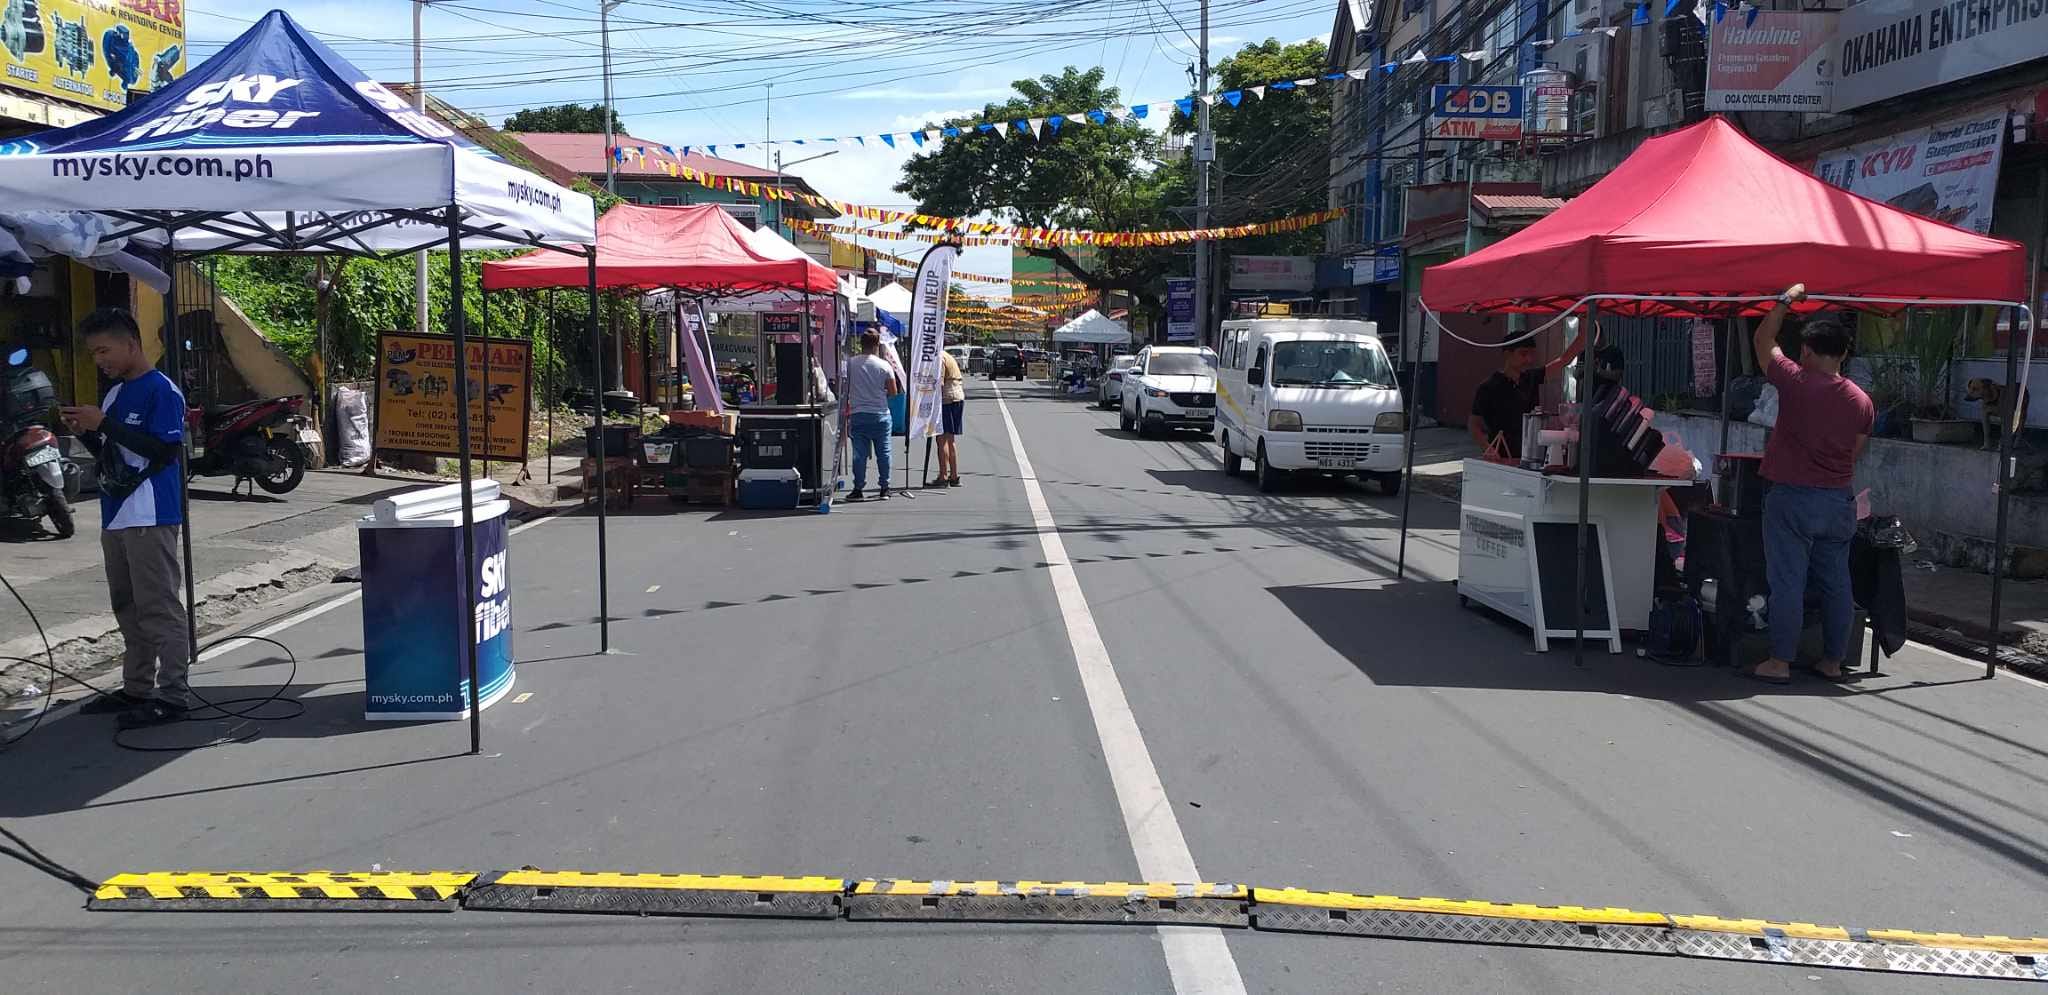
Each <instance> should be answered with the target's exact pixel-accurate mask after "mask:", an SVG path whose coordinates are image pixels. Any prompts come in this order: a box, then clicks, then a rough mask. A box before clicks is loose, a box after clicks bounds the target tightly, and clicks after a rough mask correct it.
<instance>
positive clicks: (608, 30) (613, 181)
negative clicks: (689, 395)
mask: <svg viewBox="0 0 2048 995" xmlns="http://www.w3.org/2000/svg"><path fill="white" fill-rule="evenodd" d="M624 2H625V0H597V34H598V43H599V45H600V47H601V48H602V50H603V53H604V55H603V62H604V67H603V70H602V72H603V75H604V192H605V193H609V194H616V193H618V192H619V183H618V170H617V168H616V166H617V164H618V156H617V155H616V154H615V153H614V152H613V151H612V144H613V142H614V141H615V139H614V136H613V135H612V22H611V13H612V8H613V7H616V6H618V5H619V4H621V3H624ZM600 400H602V399H601V398H600Z"/></svg>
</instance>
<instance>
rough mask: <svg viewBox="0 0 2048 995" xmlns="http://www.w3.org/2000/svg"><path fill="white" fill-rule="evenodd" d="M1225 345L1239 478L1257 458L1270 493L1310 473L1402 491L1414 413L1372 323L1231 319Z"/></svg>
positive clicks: (1228, 422) (1223, 410)
mask: <svg viewBox="0 0 2048 995" xmlns="http://www.w3.org/2000/svg"><path fill="white" fill-rule="evenodd" d="M1219 342H1220V348H1219V349H1218V356H1217V364H1216V365H1217V370H1216V441H1217V443H1218V444H1219V445H1221V446H1222V447H1223V472H1225V473H1228V474H1232V475H1235V474H1237V473H1238V472H1239V471H1240V470H1241V469H1242V468H1243V466H1244V461H1245V460H1246V459H1250V460H1253V461H1254V462H1255V464H1256V467H1257V473H1258V479H1259V489H1260V490H1262V491H1271V490H1274V489H1275V488H1277V487H1279V486H1280V484H1281V483H1283V482H1284V481H1285V480H1286V478H1287V475H1288V474H1290V473H1293V472H1297V471H1300V472H1308V473H1329V474H1346V475H1356V476H1357V477H1358V478H1359V479H1361V480H1363V479H1371V480H1374V481H1377V482H1378V483H1379V485H1380V489H1381V490H1382V491H1384V492H1385V493H1388V494H1396V493H1399V492H1400V489H1401V465H1402V462H1403V460H1404V458H1405V456H1406V451H1405V449H1404V448H1403V446H1404V444H1405V442H1406V435H1405V433H1406V430H1407V413H1406V410H1405V408H1404V407H1403V406H1402V403H1401V389H1400V387H1399V386H1398V385H1397V384H1396V382H1395V380H1394V364H1393V363H1392V361H1390V360H1389V359H1388V358H1387V351H1386V349H1385V348H1383V347H1382V346H1381V345H1380V336H1379V332H1378V330H1377V329H1376V328H1375V327H1374V325H1373V323H1372V322H1369V321H1358V320H1356V319H1348V318H1254V319H1250V320H1244V321H1226V322H1224V323H1223V327H1222V330H1221V333H1220V335H1219Z"/></svg>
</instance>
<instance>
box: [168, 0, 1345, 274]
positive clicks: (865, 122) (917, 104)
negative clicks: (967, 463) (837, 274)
mask: <svg viewBox="0 0 2048 995" xmlns="http://www.w3.org/2000/svg"><path fill="white" fill-rule="evenodd" d="M1335 7H1336V3H1335V0H1327V2H1326V0H1244V2H1240V3H1237V4H1232V5H1222V4H1218V5H1216V6H1215V7H1214V8H1213V9H1212V12H1211V25H1212V26H1211V35H1210V43H1211V50H1212V53H1213V56H1212V57H1213V58H1216V59H1220V58H1223V57H1224V56H1227V55H1229V54H1230V53H1231V52H1232V51H1235V50H1236V49H1237V48H1239V47H1240V46H1242V45H1244V44H1246V43H1247V42H1254V41H1259V40H1262V39H1264V38H1267V37H1276V38H1281V39H1283V40H1287V41H1296V40H1300V39H1303V38H1309V37H1323V36H1325V35H1326V34H1327V33H1328V31H1329V29H1330V23H1331V20H1332V18H1333V15H1334V12H1335ZM284 9H285V10H286V11H287V12H288V13H290V14H291V15H292V16H293V17H294V18H295V19H297V20H298V21H300V22H301V23H302V24H305V25H306V26H307V27H309V28H311V29H312V30H313V31H315V32H316V33H318V34H320V35H321V36H322V37H323V38H325V39H326V40H327V41H328V42H329V43H330V44H332V45H334V46H335V48H336V49H337V50H338V51H340V52H341V53H342V54H343V55H344V56H345V57H347V58H349V59H350V60H352V61H354V62H355V63H356V64H357V65H358V66H360V67H362V68H363V70H364V71H365V72H367V73H369V74H370V75H372V76H375V77H378V78H381V79H393V80H409V79H410V78H411V76H412V52H411V44H410V40H411V36H412V5H411V4H410V3H407V2H403V0H353V2H335V0H317V2H304V3H290V4H286V5H285V6H284ZM1197 9H1198V8H1197V5H1196V2H1195V0H1038V2H1030V3H1026V2H1015V0H1013V2H1005V0H875V2H850V0H723V2H713V3H685V2H683V0H629V2H625V3H622V4H620V5H619V6H617V7H615V8H614V9H613V11H612V14H611V41H612V65H613V73H614V82H613V96H614V100H615V102H616V104H617V106H618V109H619V113H620V116H621V117H623V118H624V119H625V122H626V126H627V128H628V129H629V130H631V131H632V133H633V134H634V135H636V136H637V137H640V138H644V139H649V140H652V141H656V142H662V143H666V144H670V145H678V146H680V145H691V146H704V145H711V144H717V145H719V146H721V149H720V153H719V154H720V155H721V156H722V157H725V158H731V159H740V160H743V161H748V162H753V163H760V162H761V161H762V160H761V153H760V149H759V147H758V146H757V145H756V143H758V142H759V141H760V140H761V138H762V137H763V136H764V132H765V131H766V129H767V127H768V126H767V123H766V121H765V120H764V111H765V110H766V109H767V104H766V102H765V101H764V97H765V96H766V94H767V92H768V88H769V86H770V84H772V85H773V89H774V94H775V98H774V102H773V114H774V123H773V131H774V136H775V137H776V138H779V139H790V138H810V137H823V136H840V135H849V134H867V135H873V134H876V133H880V132H884V131H890V132H895V131H904V130H907V129H911V128H915V127H918V126H920V125H922V124H924V123H926V122H927V121H932V120H939V119H943V118H946V117H951V116H955V115H958V114H961V113H968V112H975V111H978V110H979V109H980V108H981V106H982V105H983V104H985V103H987V102H990V101H995V100H1001V99H1003V98H1004V97H1005V96H1006V95H1008V94H1009V93H1010V89H1009V83H1010V81H1012V80H1015V79H1020V78H1024V77H1030V76H1037V75H1039V74H1042V73H1054V72H1058V71H1059V70H1060V69H1061V68H1062V67H1063V66H1066V65H1075V66H1081V67H1088V66H1095V65H1101V66H1104V67H1105V68H1106V69H1108V71H1109V74H1110V79H1111V80H1112V82H1113V83H1114V84H1115V85H1116V86H1117V87H1118V88H1119V89H1120V91H1121V93H1122V97H1123V99H1124V101H1125V102H1127V103H1135V102H1140V101H1154V100H1169V99H1172V98H1175V97H1178V96H1183V95H1185V94H1187V93H1188V92H1190V90H1191V89H1192V87H1191V85H1190V81H1189V76H1188V72H1187V70H1188V67H1189V66H1190V65H1192V64H1193V61H1194V55H1193V53H1194V51H1195V46H1194V43H1193V41H1192V36H1193V35H1194V34H1195V26H1196V23H1197ZM260 10H261V8H251V7H249V6H248V5H246V4H227V3H222V2H220V0H192V2H191V3H190V4H189V6H188V8H187V11H188V13H187V17H186V32H187V35H188V38H189V41H190V46H191V48H190V52H191V55H192V56H193V58H194V59H195V60H197V59H204V58H205V57H206V56H207V55H209V54H211V53H212V52H214V51H216V50H218V48H219V47H220V45H221V44H223V43H225V42H226V41H228V40H229V39H231V38H233V37H234V36H235V35H236V34H239V33H240V32H241V31H242V30H243V29H245V28H246V27H247V26H248V25H249V23H250V22H251V21H252V20H253V19H254V18H255V17H256V16H258V15H259V12H260ZM792 15H794V16H792ZM423 35H424V38H425V40H426V44H427V46H428V47H427V48H426V49H425V52H424V62H425V75H426V79H427V85H428V89H429V90H430V91H432V92H434V93H435V94H436V95H437V96H439V97H441V98H443V99H446V100H449V101H450V102H452V103H454V104H455V105H457V106H459V107H462V108H464V109H466V110H469V111H471V112H472V113H476V114H478V115H480V116H482V117H485V118H488V119H490V120H491V121H492V122H493V123H497V122H499V121H502V119H503V118H504V117H505V116H506V115H507V114H509V113H511V112H512V111H514V110H517V109H519V108H521V107H527V106H537V105H542V104H553V103H563V102H568V101H576V102H580V103H594V102H596V101H598V100H599V99H601V97H602V87H601V84H600V82H599V73H598V67H599V64H600V58H599V53H600V47H599V32H598V26H597V7H596V3H595V0H503V2H492V0H446V2H437V3H435V4H433V5H431V6H429V7H428V9H427V12H426V15H425V21H424V30H423ZM1027 140H1028V139H1027ZM740 142H744V143H747V145H748V148H747V149H746V150H745V151H733V150H731V149H730V148H729V146H731V145H733V144H736V143H740ZM842 144H843V143H842ZM829 147H830V146H828V148H829ZM814 150H815V146H810V145H807V146H804V147H801V148H799V147H795V146H783V147H782V152H783V156H784V160H785V162H790V161H794V160H796V159H800V158H803V157H804V156H807V155H812V154H815V151H814ZM911 154H912V152H911V151H895V150H890V149H888V148H886V147H878V143H875V142H872V141H871V142H869V143H868V146H867V147H865V148H861V147H848V148H846V149H844V150H842V151H840V152H839V153H838V154H836V155H833V156H830V157H828V158H825V159H822V160H819V161H815V162H810V163H804V164H801V165H796V166H793V167H791V169H790V171H791V172H793V173H797V174H799V175H801V176H803V177H804V178H805V179H806V180H807V181H809V182H810V183H811V184H812V185H813V186H814V187H816V188H818V189H819V190H821V191H823V192H824V193H825V194H827V195H828V196H832V197H836V198H839V199H841V200H847V201H852V202H855V203H861V204H870V205H874V206H883V207H888V206H899V207H900V206H908V205H907V204H905V200H904V197H903V195H902V194H898V193H895V192H893V191H892V190H890V187H891V186H892V185H893V184H894V183H895V182H896V180H897V177H898V175H899V172H900V170H901V167H902V163H903V162H904V160H906V159H907V158H908V157H909V156H910V155H911ZM910 244H911V243H902V242H897V243H893V245H894V246H895V247H896V248H897V250H898V252H899V254H903V255H914V254H915V253H914V252H910V251H904V249H905V247H906V246H908V245H910ZM962 268H963V269H971V270H974V271H977V272H984V273H1005V272H1007V270H1008V263H1007V250H987V249H984V250H970V251H969V253H968V258H967V259H966V260H964V261H963V264H962Z"/></svg>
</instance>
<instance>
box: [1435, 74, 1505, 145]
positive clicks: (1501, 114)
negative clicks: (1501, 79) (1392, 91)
mask: <svg viewBox="0 0 2048 995" xmlns="http://www.w3.org/2000/svg"><path fill="white" fill-rule="evenodd" d="M1522 99H1523V91H1522V87H1521V86H1519V85H1504V86H1490V85H1489V86H1478V85H1473V86H1435V87H1431V88H1430V99H1429V137H1430V138H1432V139H1437V140H1442V141H1451V142H1513V141H1519V140H1520V139H1521V137H1522Z"/></svg>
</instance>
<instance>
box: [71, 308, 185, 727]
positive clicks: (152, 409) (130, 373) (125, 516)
mask: <svg viewBox="0 0 2048 995" xmlns="http://www.w3.org/2000/svg"><path fill="white" fill-rule="evenodd" d="M78 332H79V337H80V338H82V339H84V341H85V345H86V348H87V349H88V350H90V351H91V352H92V358H93V363H94V364H95V365H97V366H98V367H99V368H100V372H101V373H104V374H106V375H107V376H108V377H109V378H111V379H113V380H116V381H119V382H118V383H116V384H115V385H114V387H113V389H111V390H109V391H107V396H106V399H105V400H103V401H101V402H100V404H99V406H98V407H94V406H92V405H80V406H76V407H67V408H65V409H64V421H65V423H66V424H68V425H70V426H71V428H72V430H73V431H76V432H78V433H79V440H80V441H82V442H84V443H85V445H86V448H88V449H91V450H92V451H93V454H94V455H95V456H96V457H98V459H99V467H100V474H99V477H100V485H99V491H100V551H101V552H102V553H103V554H104V555H105V557H106V563H107V594H108V596H109V598H110V599H111V600H112V601H113V606H114V617H115V619H116V620H117V621H118V622H119V623H120V627H121V641H122V643H123V644H124V646H125V649H124V650H123V651H122V655H121V690H120V691H118V692H116V693H114V694H111V695H106V696H103V697H99V698H95V699H93V700H92V701H90V702H87V703H86V704H85V705H84V706H83V707H82V708H80V709H79V711H80V712H82V713H85V714H101V715H103V714H107V713H119V715H120V718H119V723H120V726H121V728H123V729H133V728H137V727H140V726H151V725H162V724H164V723H166V722H176V721H178V720H179V719H182V718H184V715H185V712H186V710H187V709H189V708H190V707H191V705H192V701H191V695H192V687H191V684H190V683H189V682H188V675H189V673H190V671H191V667H192V646H191V640H190V638H189V633H188V631H187V629H186V627H185V607H184V604H183V603H182V602H181V601H180V600H179V598H178V587H179V583H180V579H181V577H182V574H181V573H180V571H179V569H178V529H179V528H180V527H181V526H182V524H183V523H184V515H183V514H182V510H181V508H180V501H179V493H178V489H179V487H180V486H181V484H180V481H179V480H178V469H179V467H178V455H179V451H180V450H181V449H182V448H183V447H184V444H185V395H184V394H182V393H180V392H179V390H178V387H177V385H176V384H173V383H171V379H170V378H169V377H167V376H164V375H163V374H162V373H160V372H158V371H157V369H156V367H155V366H154V365H152V364H151V363H150V361H149V357H148V356H147V355H146V354H144V352H143V351H142V331H141V329H140V328H139V327H137V326H136V324H135V317H134V316H133V315H131V314H129V313H128V312H127V311H126V310H123V309H121V308H101V309H99V310H97V311H94V312H93V313H91V314H89V315H86V316H85V320H84V321H83V322H81V323H80V324H79V326H78Z"/></svg>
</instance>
